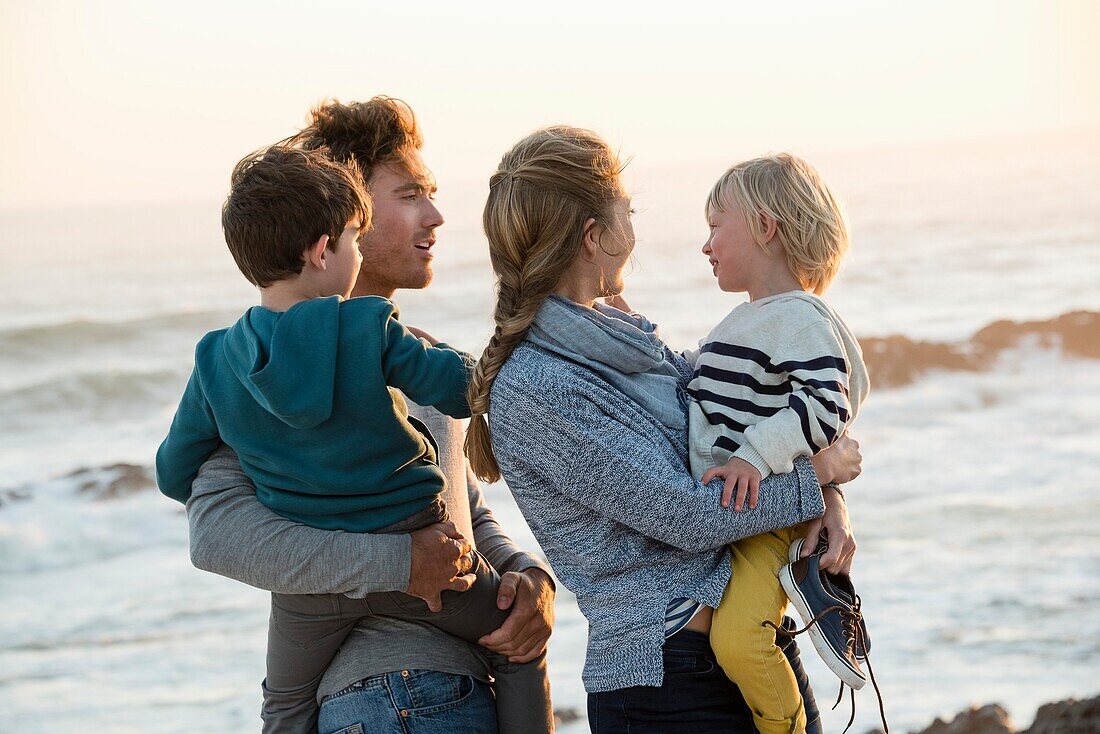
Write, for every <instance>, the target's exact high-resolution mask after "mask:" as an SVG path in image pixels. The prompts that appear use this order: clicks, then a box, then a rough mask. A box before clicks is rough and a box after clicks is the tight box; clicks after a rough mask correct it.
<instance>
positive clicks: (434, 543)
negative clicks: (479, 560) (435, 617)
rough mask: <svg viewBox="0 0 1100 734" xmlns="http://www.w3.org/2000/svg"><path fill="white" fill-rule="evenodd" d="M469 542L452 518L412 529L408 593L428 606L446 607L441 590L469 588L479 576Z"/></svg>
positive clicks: (406, 591)
mask: <svg viewBox="0 0 1100 734" xmlns="http://www.w3.org/2000/svg"><path fill="white" fill-rule="evenodd" d="M470 551H471V547H470V544H469V542H467V541H466V538H464V537H463V535H462V533H460V532H458V528H457V527H455V524H454V523H453V522H440V523H436V524H435V525H429V526H428V527H426V528H421V529H420V530H417V531H416V532H415V533H412V566H411V568H410V569H409V588H407V589H405V593H406V594H410V595H412V596H418V597H420V598H421V599H423V600H424V601H425V602H427V603H428V609H430V610H432V611H433V612H438V611H440V610H442V609H443V602H442V601H440V599H439V592H441V591H446V590H448V589H449V590H451V591H466V590H468V589H469V588H470V587H471V586H473V585H474V581H475V580H476V579H477V576H475V575H474V574H472V573H470V568H471V565H472V561H471V560H470V556H469V555H468V554H469V552H470Z"/></svg>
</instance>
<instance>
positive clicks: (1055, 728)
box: [1024, 696, 1100, 734]
mask: <svg viewBox="0 0 1100 734" xmlns="http://www.w3.org/2000/svg"><path fill="white" fill-rule="evenodd" d="M1097 732H1100V696H1093V697H1092V698H1086V699H1085V700H1084V701H1078V700H1076V699H1073V698H1071V699H1069V700H1066V701H1059V702H1058V703H1048V704H1045V705H1043V706H1041V707H1039V711H1038V713H1036V714H1035V723H1033V724H1032V725H1031V728H1030V729H1028V730H1027V731H1026V732H1025V733H1024V734H1097Z"/></svg>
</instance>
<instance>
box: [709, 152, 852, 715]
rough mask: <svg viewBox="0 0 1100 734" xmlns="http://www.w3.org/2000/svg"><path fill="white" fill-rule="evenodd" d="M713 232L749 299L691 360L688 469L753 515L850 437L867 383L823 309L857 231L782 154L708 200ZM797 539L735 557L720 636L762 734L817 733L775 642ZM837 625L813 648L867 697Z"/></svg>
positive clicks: (773, 539) (806, 169)
mask: <svg viewBox="0 0 1100 734" xmlns="http://www.w3.org/2000/svg"><path fill="white" fill-rule="evenodd" d="M707 220H708V225H709V226H710V237H709V238H708V239H707V242H706V245H705V246H704V247H703V252H704V254H706V255H708V256H709V258H710V262H711V266H712V268H713V271H714V275H715V277H716V278H717V279H718V286H719V287H720V288H721V289H722V290H724V291H728V292H734V293H739V292H745V293H748V296H749V302H748V303H745V304H742V305H740V306H738V307H737V308H735V309H734V310H733V311H732V312H731V313H730V314H729V315H728V316H726V318H725V319H723V320H722V321H721V322H720V323H719V324H718V325H717V326H716V327H715V328H714V330H713V331H712V332H711V333H710V335H709V336H708V337H707V338H706V340H705V341H704V343H703V344H702V346H701V348H700V350H699V351H698V352H697V353H695V354H694V355H692V356H693V357H694V361H695V376H694V378H693V379H692V381H691V383H690V385H689V392H690V394H691V396H692V399H693V400H692V404H691V406H690V408H689V416H690V418H689V444H690V456H691V470H692V473H693V474H694V475H695V476H696V477H699V478H701V480H702V481H703V483H707V482H709V481H710V480H712V479H714V478H715V477H723V478H724V479H725V490H724V493H723V498H722V501H723V504H725V503H728V502H729V501H730V498H731V495H733V493H734V492H736V498H735V499H734V509H735V510H737V511H740V510H741V509H742V507H743V506H744V505H745V504H747V505H748V506H749V507H750V508H753V507H756V504H757V492H758V488H759V484H760V481H761V480H762V479H763V478H764V477H767V476H768V475H769V474H773V473H774V474H778V473H783V472H789V471H791V469H792V466H793V461H794V459H795V458H796V457H798V456H811V455H813V454H816V453H817V452H819V451H821V450H823V449H825V448H827V447H828V446H829V445H831V444H832V443H833V441H835V440H836V439H837V438H838V437H839V436H841V435H842V434H843V433H844V432H845V430H847V428H848V426H849V425H850V424H851V422H852V420H854V418H855V416H856V414H857V413H858V410H859V407H860V404H861V403H862V401H863V399H864V398H865V397H866V395H867V391H868V380H867V372H866V369H865V367H864V365H863V360H862V356H861V352H860V348H859V344H858V343H857V342H856V339H855V337H854V336H853V335H852V333H851V332H850V330H849V329H848V327H847V326H846V325H845V324H844V322H843V320H841V318H840V317H839V316H838V315H837V314H836V312H835V311H833V309H832V308H830V307H829V306H828V304H826V303H825V301H823V300H822V299H821V298H820V296H821V294H822V293H823V292H824V291H825V289H826V288H827V287H828V286H829V284H830V282H831V281H832V279H833V277H834V276H835V275H836V272H837V270H838V268H839V265H840V262H841V259H842V258H843V256H844V254H845V252H846V251H847V249H848V244H849V233H848V225H847V221H846V218H845V216H844V213H843V211H842V210H841V207H840V206H839V204H838V203H837V201H836V198H835V197H834V196H833V194H832V192H831V191H830V190H829V188H828V187H827V186H826V185H825V183H824V181H822V179H821V177H820V176H819V175H818V173H817V171H815V170H814V169H813V168H812V167H811V166H810V165H809V164H808V163H806V162H805V161H803V160H801V159H799V158H797V157H795V156H792V155H789V154H785V153H781V154H777V155H770V156H767V157H764V158H757V159H754V160H750V161H745V162H743V163H739V164H737V165H735V166H733V167H732V168H730V169H729V170H728V171H727V172H726V173H725V174H724V175H723V176H722V177H721V178H720V179H719V180H718V182H717V183H716V184H715V185H714V188H713V189H712V190H711V193H710V196H709V198H708V201H707ZM800 535H802V528H800V527H794V528H787V529H785V530H780V531H776V532H772V533H765V534H762V535H758V536H754V537H751V538H748V539H746V540H743V541H740V542H738V543H735V544H734V545H733V546H732V548H731V551H732V557H731V565H732V571H733V574H732V578H731V580H730V582H729V585H728V586H727V588H726V592H725V595H724V596H723V599H722V603H721V605H720V606H719V607H718V609H717V610H716V612H715V614H714V620H713V625H712V631H711V646H712V647H713V649H714V652H715V655H716V657H717V658H718V661H719V663H720V664H721V665H722V667H723V669H724V670H725V671H726V674H727V675H728V676H729V677H730V679H731V680H733V681H734V682H735V683H737V685H738V686H739V687H740V688H741V691H742V693H743V694H744V696H745V699H746V701H747V702H748V704H749V707H750V708H751V709H752V711H753V717H754V721H755V724H756V728H757V729H758V730H759V731H760V732H763V733H765V734H770V733H771V732H782V733H783V734H788V733H789V732H800V731H803V730H805V728H806V715H805V711H804V709H803V705H802V698H801V695H800V694H799V691H798V686H797V684H796V682H795V678H794V675H793V673H792V672H791V668H790V665H789V664H788V662H787V659H786V657H785V656H784V655H783V653H782V651H781V650H780V649H779V647H777V646H776V644H775V633H776V630H775V627H776V626H779V625H780V622H781V618H782V615H783V612H784V610H785V609H786V607H787V596H788V594H786V593H785V592H784V585H783V584H781V582H780V573H781V571H782V570H783V569H784V567H786V566H787V564H788V563H789V562H790V561H793V560H795V559H794V558H793V557H791V548H792V545H795V543H796V541H797V540H798V539H799V537H800ZM799 551H801V544H799V545H797V546H796V552H799ZM812 551H814V549H807V550H806V553H807V554H808V553H810V552H812ZM816 569H817V567H816V566H815V570H816ZM822 573H823V572H822ZM788 575H789V573H788ZM814 583H819V582H818V581H817V580H815V581H814ZM823 583H825V584H826V585H828V584H829V581H828V579H825V580H824V582H823ZM846 583H847V582H845V584H846ZM819 585H820V583H819ZM844 588H850V587H849V586H845V587H844ZM834 591H835V589H834ZM827 595H828V592H827ZM853 595H854V591H853ZM838 596H839V597H844V594H843V593H841V594H838ZM830 598H831V597H830ZM840 601H841V602H843V601H844V599H843V598H841V599H840ZM851 601H852V600H848V603H849V605H850V603H851ZM796 606H798V607H799V611H800V613H803V616H806V615H805V613H806V611H807V610H806V609H804V607H803V606H801V605H798V604H796ZM811 611H812V610H811ZM834 611H835V610H834ZM846 613H847V612H846ZM834 616H835V619H833V618H829V615H828V614H826V616H825V617H824V618H823V619H822V620H819V622H818V625H819V626H820V627H821V628H822V629H821V630H819V631H818V632H817V633H815V636H814V638H813V639H814V642H815V646H816V647H818V648H819V652H821V645H819V644H818V643H819V639H818V638H819V637H820V638H821V640H822V641H823V642H825V643H828V642H833V643H837V644H833V645H832V647H841V648H842V647H847V648H848V650H847V652H845V651H844V650H840V652H839V653H837V654H838V655H839V656H841V657H844V658H845V659H843V660H841V661H839V663H837V665H834V663H836V662H837V661H831V660H830V659H828V657H827V656H826V654H825V653H822V657H823V658H825V659H826V663H828V664H829V665H830V667H831V668H833V669H834V671H837V667H838V665H839V666H840V667H844V668H845V670H844V673H845V674H846V675H847V676H848V679H847V680H846V681H845V682H848V683H849V684H850V685H852V684H855V685H854V686H853V687H856V688H858V687H860V686H861V685H862V681H861V680H860V679H859V676H856V677H855V678H854V679H853V675H854V674H853V672H852V671H851V670H850V669H849V668H851V666H853V665H854V666H855V668H856V669H858V667H859V663H858V662H857V661H856V659H855V656H856V655H858V654H860V651H859V650H853V649H852V648H853V645H852V644H851V643H846V644H845V642H844V641H843V640H841V641H839V643H838V636H840V635H843V634H846V633H844V632H842V631H838V630H840V627H841V626H843V623H844V619H843V618H842V617H841V615H840V614H839V613H837V614H834ZM805 621H807V622H809V620H808V619H807V620H805ZM849 626H850V625H849ZM823 631H829V632H830V634H829V635H825V634H824V633H823ZM826 637H828V638H829V639H826ZM837 672H838V674H840V673H839V671H837Z"/></svg>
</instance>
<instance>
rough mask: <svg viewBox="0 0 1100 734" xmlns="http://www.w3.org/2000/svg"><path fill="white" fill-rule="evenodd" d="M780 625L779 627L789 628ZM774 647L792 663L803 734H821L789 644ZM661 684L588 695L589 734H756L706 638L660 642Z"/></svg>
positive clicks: (683, 636) (685, 635) (694, 635)
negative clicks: (799, 693) (802, 715)
mask: <svg viewBox="0 0 1100 734" xmlns="http://www.w3.org/2000/svg"><path fill="white" fill-rule="evenodd" d="M790 622H791V620H790V619H785V620H784V625H786V624H788V623H790ZM778 644H779V645H780V646H781V647H783V652H784V654H786V656H787V659H788V660H789V661H790V663H791V668H792V669H793V670H794V675H795V678H796V679H797V680H798V688H799V690H801V691H802V700H803V704H804V705H805V707H806V734H821V713H820V711H818V708H817V702H816V701H815V700H814V694H813V691H812V690H811V689H810V680H809V678H807V677H806V671H805V670H804V669H803V667H802V662H801V661H800V660H799V659H798V646H797V645H795V643H794V639H793V638H785V639H784V638H780V639H779V641H778ZM664 663H665V681H664V685H662V686H661V687H660V688H655V687H652V686H634V687H632V688H620V689H619V690H617V691H606V692H602V693H590V694H588V725H589V726H590V727H591V728H592V732H593V734H627V732H629V733H630V734H681V733H682V734H719V733H721V734H755V732H756V729H755V727H753V724H752V714H751V713H750V712H749V707H748V705H746V704H745V699H744V698H743V697H742V696H741V691H740V690H739V689H738V688H737V686H735V685H734V684H733V683H732V682H731V681H730V679H729V678H727V677H726V674H725V673H723V672H722V668H721V667H720V666H719V665H718V661H717V660H715V658H714V653H713V652H711V649H710V639H709V638H708V637H707V635H704V634H702V633H699V632H694V631H692V630H684V631H682V632H678V633H677V634H675V635H673V636H672V637H670V638H668V640H666V641H665V646H664Z"/></svg>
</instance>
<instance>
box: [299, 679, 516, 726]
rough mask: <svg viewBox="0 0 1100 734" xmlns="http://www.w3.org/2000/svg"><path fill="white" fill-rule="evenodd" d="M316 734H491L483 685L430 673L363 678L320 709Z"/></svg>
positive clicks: (491, 715) (492, 719)
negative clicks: (376, 733) (375, 733)
mask: <svg viewBox="0 0 1100 734" xmlns="http://www.w3.org/2000/svg"><path fill="white" fill-rule="evenodd" d="M317 731H318V732H319V733H320V734H365V732H371V733H372V734H373V733H374V732H378V734H460V733H461V734H466V733H467V732H479V734H496V731H497V712H496V706H495V704H494V702H493V693H492V689H491V688H490V687H489V684H488V683H484V682H482V681H479V680H477V679H476V678H472V677H470V676H468V675H455V674H453V673H440V672H437V671H434V670H399V671H394V672H392V673H386V674H385V675H377V676H374V677H372V678H365V679H363V680H361V681H359V682H358V683H352V684H351V685H350V686H348V687H347V688H345V689H344V690H342V691H340V692H339V693H334V694H333V695H331V696H329V697H328V698H326V699H325V700H324V702H322V703H321V713H320V716H319V718H318V721H317Z"/></svg>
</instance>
